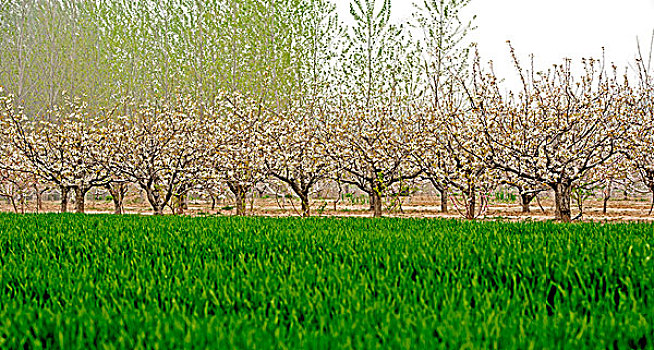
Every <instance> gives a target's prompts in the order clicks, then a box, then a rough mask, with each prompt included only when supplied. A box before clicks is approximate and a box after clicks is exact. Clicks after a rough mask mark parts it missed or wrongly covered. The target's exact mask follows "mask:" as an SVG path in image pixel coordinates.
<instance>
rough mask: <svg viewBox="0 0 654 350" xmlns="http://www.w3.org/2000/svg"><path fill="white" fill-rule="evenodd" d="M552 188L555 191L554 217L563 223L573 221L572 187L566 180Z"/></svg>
mask: <svg viewBox="0 0 654 350" xmlns="http://www.w3.org/2000/svg"><path fill="white" fill-rule="evenodd" d="M550 186H551V187H552V188H553V189H554V205H555V208H556V209H555V212H554V216H555V218H556V220H559V221H561V222H570V221H572V213H571V211H570V197H571V193H572V185H571V184H570V183H569V182H568V181H565V180H564V181H561V182H559V183H556V184H553V185H550Z"/></svg>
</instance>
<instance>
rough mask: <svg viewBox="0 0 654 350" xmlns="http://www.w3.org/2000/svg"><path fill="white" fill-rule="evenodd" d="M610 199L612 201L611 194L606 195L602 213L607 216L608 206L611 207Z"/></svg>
mask: <svg viewBox="0 0 654 350" xmlns="http://www.w3.org/2000/svg"><path fill="white" fill-rule="evenodd" d="M609 199H611V194H605V195H604V203H603V205H602V213H603V214H604V215H606V211H607V209H608V206H609Z"/></svg>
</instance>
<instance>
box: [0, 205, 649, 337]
mask: <svg viewBox="0 0 654 350" xmlns="http://www.w3.org/2000/svg"><path fill="white" fill-rule="evenodd" d="M653 246H654V225H650V224H611V225H601V224H573V225H560V224H552V223H520V224H512V223H499V222H477V223H475V222H459V221H445V220H425V219H422V220H418V219H415V220H407V219H379V220H374V219H353V218H350V219H326V218H323V219H320V218H316V219H308V220H303V219H299V218H284V219H274V218H188V217H138V216H76V215H41V216H37V215H28V216H16V215H4V214H3V215H0V288H1V289H0V348H2V349H6V348H8V349H13V348H21V349H22V348H61V349H76V348H77V349H86V348H108V349H109V348H120V349H122V348H129V349H131V348H159V349H178V348H216V349H217V348H221V349H222V348H243V349H266V348H280V349H297V348H310V349H314V348H325V349H333V348H357V349H362V348H365V349H369V348H382V349H386V348H415V349H433V348H452V349H454V348H456V349H458V348H469V349H481V348H501V349H511V348H519V349H530V348H533V349H545V348H548V349H557V348H575V349H604V348H610V349H613V348H618V349H629V348H648V349H649V348H653V347H654V249H653Z"/></svg>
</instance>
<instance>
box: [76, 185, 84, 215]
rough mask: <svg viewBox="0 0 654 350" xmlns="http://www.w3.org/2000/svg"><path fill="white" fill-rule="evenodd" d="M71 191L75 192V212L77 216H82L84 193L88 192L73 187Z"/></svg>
mask: <svg viewBox="0 0 654 350" xmlns="http://www.w3.org/2000/svg"><path fill="white" fill-rule="evenodd" d="M73 190H74V191H75V212H76V213H78V214H84V209H85V208H84V206H85V203H84V202H85V199H86V192H87V191H88V190H87V189H84V188H82V187H80V186H75V187H74V188H73Z"/></svg>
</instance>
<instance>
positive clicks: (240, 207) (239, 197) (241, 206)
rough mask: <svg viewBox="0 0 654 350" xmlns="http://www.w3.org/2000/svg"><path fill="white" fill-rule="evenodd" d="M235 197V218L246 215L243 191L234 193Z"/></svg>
mask: <svg viewBox="0 0 654 350" xmlns="http://www.w3.org/2000/svg"><path fill="white" fill-rule="evenodd" d="M234 195H235V196H236V216H245V215H246V203H245V191H240V192H238V193H234Z"/></svg>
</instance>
